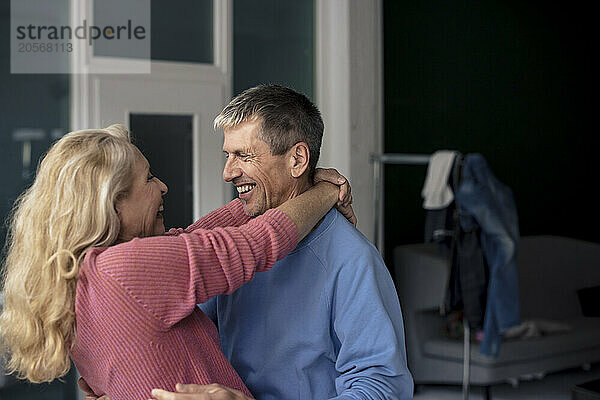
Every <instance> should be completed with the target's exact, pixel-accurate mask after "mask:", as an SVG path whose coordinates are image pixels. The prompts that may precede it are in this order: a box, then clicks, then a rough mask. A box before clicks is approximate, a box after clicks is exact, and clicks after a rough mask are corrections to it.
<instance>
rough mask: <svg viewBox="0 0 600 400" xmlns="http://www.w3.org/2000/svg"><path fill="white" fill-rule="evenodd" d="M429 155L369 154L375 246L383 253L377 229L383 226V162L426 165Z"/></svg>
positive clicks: (381, 238) (381, 240)
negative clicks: (372, 183)
mask: <svg viewBox="0 0 600 400" xmlns="http://www.w3.org/2000/svg"><path fill="white" fill-rule="evenodd" d="M429 157H430V156H429V155H427V154H403V153H395V154H371V159H370V161H371V163H372V164H373V181H374V182H375V196H374V199H375V200H374V202H375V203H374V207H375V233H374V238H375V246H377V249H378V250H379V252H380V253H381V254H382V255H383V251H384V250H383V234H381V235H380V233H379V230H380V229H381V228H382V227H383V221H382V215H383V213H382V212H381V209H380V207H381V199H383V183H382V181H381V176H382V174H383V165H384V164H397V165H427V164H429Z"/></svg>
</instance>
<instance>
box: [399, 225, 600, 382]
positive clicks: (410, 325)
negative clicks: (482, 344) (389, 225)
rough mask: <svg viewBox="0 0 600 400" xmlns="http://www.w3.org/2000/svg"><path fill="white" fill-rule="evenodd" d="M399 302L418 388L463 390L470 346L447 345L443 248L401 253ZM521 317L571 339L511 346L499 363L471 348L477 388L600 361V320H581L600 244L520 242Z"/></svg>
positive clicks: (598, 265)
mask: <svg viewBox="0 0 600 400" xmlns="http://www.w3.org/2000/svg"><path fill="white" fill-rule="evenodd" d="M394 263H395V269H396V281H397V289H398V295H399V297H400V302H401V304H402V310H403V313H404V318H405V322H404V324H405V330H406V344H407V353H408V363H409V368H410V370H411V372H412V373H413V377H414V380H415V383H418V384H421V383H447V384H460V383H461V382H462V377H463V369H462V368H463V343H462V340H453V339H450V338H447V337H445V336H444V335H443V334H442V330H443V327H444V324H445V320H444V319H443V318H442V317H440V316H439V312H438V309H439V304H440V302H441V301H442V298H443V295H444V289H445V285H446V279H447V275H448V266H447V260H446V259H445V258H444V257H442V256H440V255H439V253H438V251H437V245H433V244H414V245H403V246H398V247H397V248H396V249H395V251H394ZM517 265H518V270H519V292H520V300H521V315H522V319H523V320H527V319H550V320H556V321H561V322H564V323H567V324H569V325H570V326H571V327H572V330H571V331H569V332H567V333H561V334H555V335H549V336H542V337H538V338H531V339H516V340H506V341H504V342H503V343H502V346H501V349H500V354H499V356H498V357H497V358H489V357H485V356H483V355H482V354H480V352H479V346H478V345H476V344H474V345H472V346H471V351H470V354H471V376H470V382H471V384H473V385H481V386H489V385H493V384H495V383H500V382H504V381H513V382H515V379H519V377H521V376H525V375H534V376H538V377H541V376H543V375H544V374H546V373H548V372H553V371H559V370H563V369H567V368H571V367H578V366H584V365H589V364H591V363H594V362H598V361H600V318H590V317H584V316H582V313H581V309H580V305H579V300H578V297H577V290H578V289H581V288H585V287H590V286H594V285H600V244H596V243H589V242H584V241H581V240H575V239H570V238H564V237H556V236H531V237H523V238H521V242H520V248H519V254H518V264H517ZM599 306H600V305H599Z"/></svg>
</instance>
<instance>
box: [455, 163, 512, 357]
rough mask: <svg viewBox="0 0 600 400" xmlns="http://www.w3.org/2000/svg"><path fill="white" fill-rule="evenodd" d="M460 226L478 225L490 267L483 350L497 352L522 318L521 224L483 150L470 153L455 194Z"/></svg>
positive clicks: (491, 354) (506, 190) (508, 196)
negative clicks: (519, 254) (509, 329)
mask: <svg viewBox="0 0 600 400" xmlns="http://www.w3.org/2000/svg"><path fill="white" fill-rule="evenodd" d="M455 198H456V204H457V206H458V211H459V215H460V223H461V226H462V227H463V228H464V229H468V228H470V227H472V226H473V224H475V225H479V226H480V227H481V246H482V250H483V254H484V257H485V259H486V261H487V264H488V267H489V284H488V297H487V305H486V311H485V318H484V322H483V333H484V338H483V341H482V343H481V348H480V351H481V353H482V354H485V355H490V356H497V355H498V351H499V350H500V343H501V341H502V333H503V332H504V331H505V330H506V329H508V328H510V327H512V326H515V325H518V324H519V322H520V307H519V288H518V278H517V247H518V243H519V222H518V219H517V209H516V206H515V202H514V198H513V194H512V191H511V190H510V188H509V187H507V186H506V185H504V184H503V183H501V182H500V181H498V179H496V177H495V176H494V174H493V173H492V171H491V170H490V168H489V166H488V164H487V162H486V161H485V159H484V158H483V156H482V155H481V154H468V155H467V156H466V157H465V160H464V163H463V168H462V179H461V183H460V186H459V188H458V190H457V192H456V195H455Z"/></svg>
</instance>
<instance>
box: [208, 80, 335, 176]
mask: <svg viewBox="0 0 600 400" xmlns="http://www.w3.org/2000/svg"><path fill="white" fill-rule="evenodd" d="M255 120H260V121H261V124H260V131H259V134H258V137H259V138H260V139H261V140H263V141H265V142H266V143H267V144H268V145H269V147H270V149H271V154H272V155H282V154H284V153H285V152H286V151H288V150H289V149H290V148H291V147H292V146H294V145H295V144H296V143H299V142H305V143H306V144H307V145H308V150H309V152H310V158H309V162H308V172H309V177H310V178H311V179H312V177H313V175H314V172H315V168H316V166H317V161H318V160H319V155H320V152H321V141H322V139H323V128H324V127H323V119H322V118H321V113H320V112H319V110H318V109H317V107H316V106H315V105H314V104H313V103H312V102H311V101H310V100H309V99H308V98H306V96H304V95H303V94H301V93H298V92H296V91H294V90H292V89H289V88H286V87H283V86H278V85H259V86H256V87H253V88H250V89H247V90H245V91H243V92H242V93H240V94H239V95H237V96H236V97H235V98H234V99H233V100H231V102H230V103H229V104H228V105H227V106H226V107H225V108H224V109H223V111H221V113H220V114H219V115H217V117H216V118H215V121H214V127H215V129H217V128H233V127H235V126H236V125H239V124H241V123H244V122H249V121H255Z"/></svg>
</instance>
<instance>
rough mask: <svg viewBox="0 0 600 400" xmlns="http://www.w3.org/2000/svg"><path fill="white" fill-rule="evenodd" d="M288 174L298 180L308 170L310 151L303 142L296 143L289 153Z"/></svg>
mask: <svg viewBox="0 0 600 400" xmlns="http://www.w3.org/2000/svg"><path fill="white" fill-rule="evenodd" d="M289 155H290V156H289V161H290V172H291V174H292V177H294V178H300V177H301V176H302V174H304V172H305V171H306V170H307V169H308V161H309V160H310V151H309V149H308V145H307V144H306V143H304V142H298V143H296V144H295V145H294V146H293V147H292V148H291V149H290V152H289Z"/></svg>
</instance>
